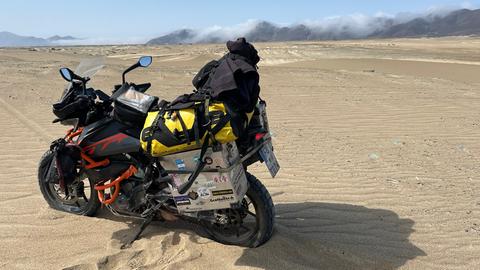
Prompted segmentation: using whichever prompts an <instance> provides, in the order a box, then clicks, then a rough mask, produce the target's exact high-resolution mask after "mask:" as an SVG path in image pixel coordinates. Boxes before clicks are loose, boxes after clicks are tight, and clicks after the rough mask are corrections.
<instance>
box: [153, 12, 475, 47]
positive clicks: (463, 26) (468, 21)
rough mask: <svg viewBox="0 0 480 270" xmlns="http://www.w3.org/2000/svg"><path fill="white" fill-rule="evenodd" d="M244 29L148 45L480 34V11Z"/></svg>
mask: <svg viewBox="0 0 480 270" xmlns="http://www.w3.org/2000/svg"><path fill="white" fill-rule="evenodd" d="M240 28H243V29H224V28H218V27H217V28H212V29H207V30H192V29H182V30H178V31H174V32H172V33H170V34H168V35H165V36H161V37H158V38H155V39H152V40H150V41H148V42H147V44H177V43H216V42H223V41H226V40H228V39H234V38H235V37H238V36H245V37H246V38H247V39H248V40H250V41H295V40H341V39H360V38H401V37H441V36H459V35H479V34H480V9H477V10H469V9H461V10H456V11H453V12H448V13H446V14H429V15H426V16H422V17H414V18H400V17H394V18H392V17H386V16H385V17H364V16H357V17H355V16H354V17H349V18H333V19H330V20H324V21H321V22H316V23H315V22H314V23H305V24H297V25H292V26H277V25H275V24H273V23H270V22H266V21H259V22H251V23H249V24H246V25H243V26H242V27H240ZM228 30H231V31H230V32H231V33H229V31H228Z"/></svg>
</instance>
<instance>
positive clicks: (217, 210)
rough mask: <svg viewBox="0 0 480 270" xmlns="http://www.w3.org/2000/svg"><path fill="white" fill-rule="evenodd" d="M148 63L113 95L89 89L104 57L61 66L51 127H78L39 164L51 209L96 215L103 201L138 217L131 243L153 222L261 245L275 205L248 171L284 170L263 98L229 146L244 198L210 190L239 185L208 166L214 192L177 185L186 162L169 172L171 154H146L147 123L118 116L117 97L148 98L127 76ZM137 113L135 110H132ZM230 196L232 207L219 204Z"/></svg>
mask: <svg viewBox="0 0 480 270" xmlns="http://www.w3.org/2000/svg"><path fill="white" fill-rule="evenodd" d="M151 62H152V57H150V56H144V57H141V58H140V59H139V60H138V62H137V63H135V64H134V65H132V66H130V67H129V68H127V69H126V70H125V71H124V72H123V74H122V84H120V85H116V86H115V88H114V91H113V92H112V94H111V95H108V94H106V93H105V92H103V91H101V90H99V89H94V88H90V87H88V86H87V83H88V82H89V81H90V80H91V78H92V77H93V75H94V74H95V73H96V72H97V71H98V70H100V69H101V68H103V63H102V61H100V60H99V59H93V60H92V59H89V60H83V61H82V62H81V63H80V65H79V66H78V68H77V69H76V71H75V72H74V71H72V70H70V69H68V68H61V69H60V74H61V76H62V77H63V78H64V79H65V80H66V81H67V82H68V83H69V84H68V86H67V87H66V89H65V91H64V93H63V95H62V97H61V99H60V101H59V102H58V103H56V104H54V105H53V109H54V112H55V114H56V115H57V116H58V118H57V119H55V120H54V121H53V122H54V123H57V122H60V123H61V124H63V125H67V126H73V128H71V129H69V130H68V131H67V133H66V135H65V136H64V137H63V138H60V139H58V140H56V141H54V142H52V144H51V147H50V150H48V151H47V152H46V153H45V154H44V155H43V157H42V158H41V160H40V163H39V170H38V183H39V186H40V191H41V193H42V195H43V197H44V199H45V200H46V201H47V203H48V204H49V206H50V207H51V208H53V209H56V210H60V211H65V212H68V213H73V214H77V215H85V216H94V215H95V213H96V212H97V210H98V209H99V207H100V206H101V205H102V204H103V205H104V206H105V207H106V208H107V209H109V210H110V211H111V212H112V213H113V214H114V215H117V216H124V217H131V218H138V219H141V220H143V223H142V226H141V227H140V229H139V231H138V232H137V233H136V234H135V237H134V238H133V239H132V242H133V241H134V240H135V239H137V238H138V237H139V236H140V234H141V233H142V231H143V229H144V228H145V227H146V226H147V225H148V224H149V223H150V222H151V221H152V220H154V219H155V220H161V221H174V220H178V219H183V220H186V221H188V222H193V223H195V224H199V225H200V226H201V227H202V228H203V229H204V230H205V232H206V233H207V235H208V236H209V237H210V238H212V239H213V240H215V241H218V242H220V243H223V244H228V245H238V246H245V247H258V246H260V245H262V244H264V243H265V242H266V241H268V240H269V239H270V238H271V236H272V233H273V226H274V217H275V210H274V205H273V202H272V199H271V196H270V194H269V192H268V191H267V189H266V188H265V186H264V185H263V184H262V183H261V182H260V181H259V180H258V179H257V178H256V177H255V176H254V175H252V174H250V173H248V171H247V169H248V167H249V166H250V165H252V164H254V163H256V162H264V163H265V164H266V165H267V168H268V170H269V171H270V173H271V175H272V177H275V175H276V173H277V172H278V170H279V165H278V162H277V160H276V158H275V155H274V153H273V147H272V138H271V135H270V134H271V133H270V130H269V126H268V120H267V116H266V103H265V101H263V100H260V101H259V102H258V105H257V108H256V109H255V112H254V115H253V118H252V120H251V121H250V124H249V126H248V132H247V133H248V134H247V135H246V138H244V139H243V140H242V142H241V145H240V142H237V143H238V144H239V145H238V148H236V147H235V146H236V143H235V142H232V143H229V146H228V147H229V149H237V150H236V151H238V154H237V155H238V158H237V159H235V162H234V164H233V165H232V166H231V167H235V166H236V167H235V168H237V169H238V173H237V174H238V175H244V177H245V179H246V180H245V191H244V192H243V193H239V194H240V196H241V197H239V198H234V197H236V196H232V193H233V192H232V191H231V189H230V190H229V189H224V190H219V191H213V192H212V191H211V189H209V188H212V186H211V183H214V184H215V183H216V185H219V186H221V185H222V184H225V182H228V181H231V182H233V180H234V179H233V178H232V179H228V178H227V180H225V179H224V177H223V174H222V171H221V170H215V169H212V167H211V166H210V167H209V168H204V169H203V170H202V171H201V173H205V175H207V176H208V175H210V176H211V177H213V178H212V179H214V180H215V181H213V180H212V181H210V182H208V183H207V184H208V185H210V186H209V187H206V188H205V187H201V188H200V187H198V186H197V188H196V190H192V188H191V187H192V185H193V186H194V183H198V181H200V180H198V179H197V180H193V181H190V183H185V182H181V183H178V181H176V180H178V179H179V175H182V176H187V177H186V178H185V179H187V178H188V179H189V180H191V178H192V177H191V175H192V174H194V172H193V170H192V169H190V170H185V165H182V166H183V170H171V169H170V170H169V169H166V168H165V166H163V165H162V164H163V163H162V160H163V161H165V160H168V156H167V157H164V158H163V159H162V157H160V158H158V157H152V156H149V155H148V154H147V153H145V152H144V151H142V149H141V145H140V139H139V138H140V136H141V132H142V127H143V122H144V118H139V120H137V122H135V121H133V122H132V121H122V120H121V119H119V117H116V115H118V114H119V113H120V110H122V108H124V107H122V106H121V103H120V102H119V93H120V92H122V91H123V92H125V89H130V90H134V91H136V92H138V93H143V94H144V93H145V92H146V91H147V90H148V89H149V88H150V86H151V84H150V83H145V84H134V83H129V82H126V79H125V77H126V74H127V73H129V72H130V71H132V70H134V69H137V68H139V67H143V68H146V67H148V66H149V65H150V64H151ZM147 97H148V98H149V100H150V99H155V98H154V97H151V96H147ZM122 113H125V112H124V111H123V112H122ZM127 113H130V112H127ZM135 113H138V112H131V114H135ZM132 116H133V117H137V118H138V116H135V115H132ZM134 119H135V118H134ZM232 146H233V148H232ZM197 151H200V150H197ZM187 153H188V152H187ZM183 154H185V153H183ZM207 158H208V157H207ZM170 161H171V160H170ZM175 161H178V159H175ZM207 163H208V162H207ZM177 165H178V164H177ZM234 165H235V166H234ZM179 166H180V165H179ZM207 167H208V166H207ZM179 169H180V167H179ZM208 173H210V174H208ZM197 174H198V173H197ZM189 176H190V177H189ZM218 176H222V177H218ZM227 176H228V175H227ZM230 176H231V175H230ZM204 178H205V177H204ZM218 179H220V180H219V182H217V180H218ZM222 181H223V182H222ZM187 182H188V181H187ZM209 183H210V184H209ZM182 184H183V186H182ZM207 184H206V185H207ZM185 185H187V186H186V187H185ZM186 192H188V193H186ZM215 192H217V193H216V194H215ZM212 193H213V194H212ZM207 198H210V199H209V200H207ZM202 199H206V200H202ZM230 199H234V200H235V202H234V203H232V202H230V203H228V204H218V203H220V202H221V201H225V200H230ZM194 202H198V204H197V205H198V207H197V208H194V207H190V208H188V206H193V204H194ZM215 203H217V204H215ZM186 206H187V207H186ZM207 206H209V207H207Z"/></svg>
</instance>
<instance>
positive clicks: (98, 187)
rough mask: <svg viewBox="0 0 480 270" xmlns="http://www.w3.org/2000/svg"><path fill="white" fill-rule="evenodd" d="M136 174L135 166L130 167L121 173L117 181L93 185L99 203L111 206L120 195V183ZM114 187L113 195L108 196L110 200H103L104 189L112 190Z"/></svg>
mask: <svg viewBox="0 0 480 270" xmlns="http://www.w3.org/2000/svg"><path fill="white" fill-rule="evenodd" d="M136 172H137V168H135V166H133V165H130V167H129V168H128V169H127V170H126V171H125V172H124V173H122V175H120V176H119V177H117V179H115V180H114V181H112V182H110V183H109V184H106V185H103V184H96V185H95V190H96V191H97V192H98V199H99V200H100V202H101V203H103V204H111V203H113V202H114V201H115V199H117V197H118V194H119V193H120V183H121V182H122V181H123V180H125V179H128V178H130V177H131V176H132V175H134V174H135V173H136ZM112 187H115V189H114V191H113V194H110V198H109V199H107V200H105V196H104V193H105V189H107V188H112Z"/></svg>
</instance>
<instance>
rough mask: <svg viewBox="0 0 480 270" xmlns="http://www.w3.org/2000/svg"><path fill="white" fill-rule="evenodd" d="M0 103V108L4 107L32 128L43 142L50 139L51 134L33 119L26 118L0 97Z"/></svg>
mask: <svg viewBox="0 0 480 270" xmlns="http://www.w3.org/2000/svg"><path fill="white" fill-rule="evenodd" d="M0 104H1V105H2V108H4V109H5V111H7V112H8V113H9V114H10V115H12V116H13V117H15V118H16V119H18V121H19V122H21V123H22V124H23V125H25V126H26V127H27V128H29V129H30V130H32V131H33V132H34V133H35V134H37V137H38V138H39V139H40V140H42V141H44V142H50V141H51V138H52V137H53V136H52V135H51V134H50V133H49V132H47V131H46V130H45V129H44V128H42V127H41V126H40V125H38V124H37V123H35V122H34V121H32V120H30V119H28V118H27V117H26V116H25V115H24V114H23V113H22V112H20V111H19V110H17V109H15V107H13V106H12V105H10V104H9V103H8V102H6V101H5V100H4V99H3V98H0Z"/></svg>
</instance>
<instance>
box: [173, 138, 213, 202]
mask: <svg viewBox="0 0 480 270" xmlns="http://www.w3.org/2000/svg"><path fill="white" fill-rule="evenodd" d="M209 141H210V133H207V135H206V136H205V141H203V145H202V150H201V151H200V157H199V161H198V163H197V166H196V167H195V170H194V171H193V173H192V174H191V175H190V176H189V177H188V181H187V182H185V183H184V184H182V185H181V186H179V187H178V188H177V190H178V193H180V194H185V192H187V191H188V190H189V189H190V187H192V185H193V182H195V180H196V179H197V177H198V175H199V174H200V172H201V171H202V170H203V168H205V164H207V163H206V162H205V160H204V156H205V153H206V152H207V149H208V145H209Z"/></svg>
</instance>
